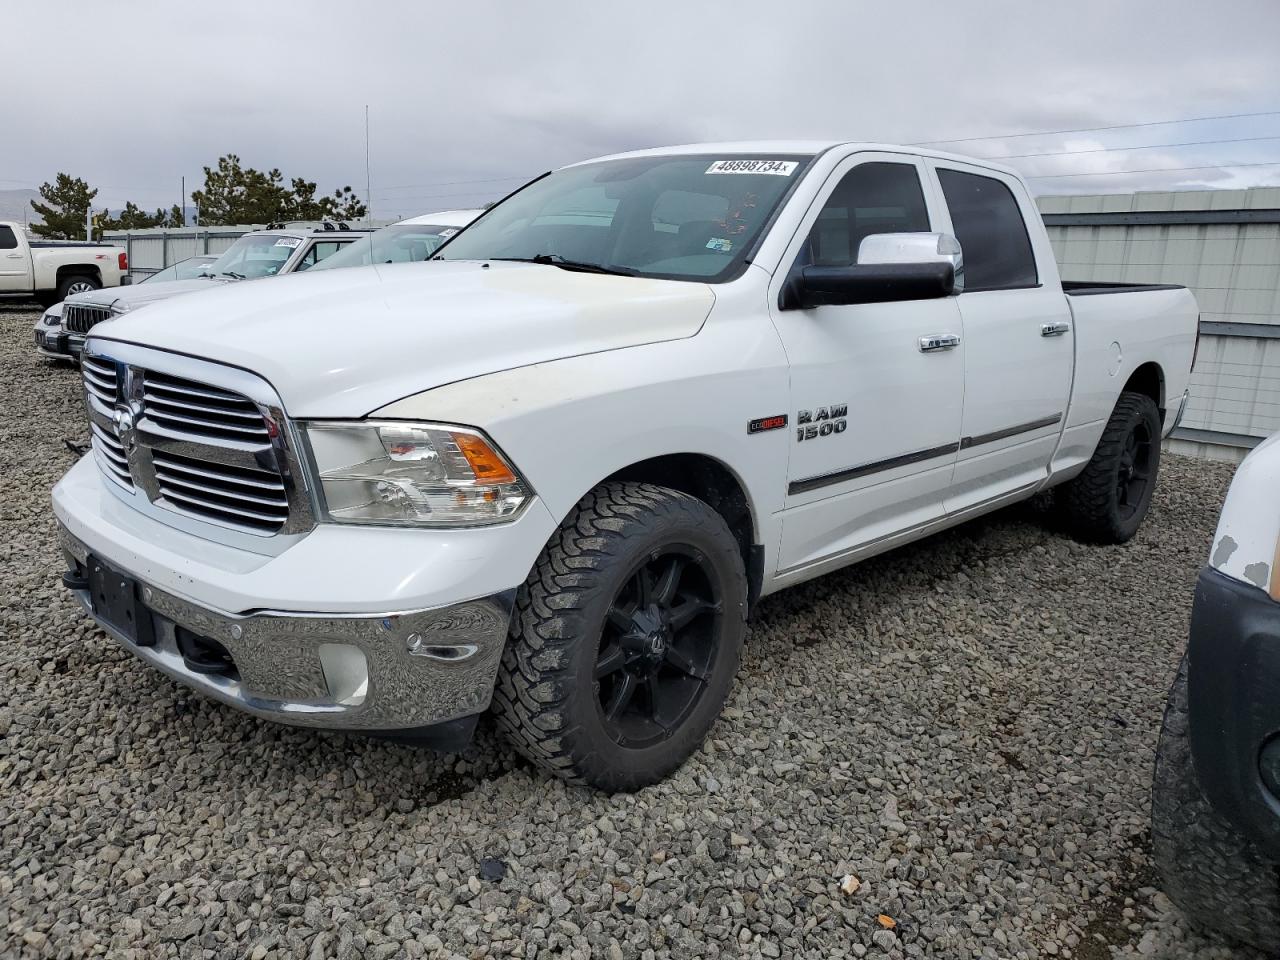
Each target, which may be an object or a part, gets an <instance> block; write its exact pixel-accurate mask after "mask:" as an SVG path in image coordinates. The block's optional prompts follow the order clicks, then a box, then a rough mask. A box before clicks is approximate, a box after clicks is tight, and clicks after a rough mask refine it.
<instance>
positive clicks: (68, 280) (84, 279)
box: [54, 274, 102, 303]
mask: <svg viewBox="0 0 1280 960" xmlns="http://www.w3.org/2000/svg"><path fill="white" fill-rule="evenodd" d="M100 289H102V284H101V283H99V282H98V280H97V278H95V277H90V276H85V275H84V274H75V275H73V276H70V277H63V278H62V280H61V281H60V282H59V283H58V293H57V297H58V299H57V300H55V301H54V302H55V303H60V302H61V301H63V300H65V299H67V297H71V296H74V295H75V294H77V293H88V292H89V291H90V290H100Z"/></svg>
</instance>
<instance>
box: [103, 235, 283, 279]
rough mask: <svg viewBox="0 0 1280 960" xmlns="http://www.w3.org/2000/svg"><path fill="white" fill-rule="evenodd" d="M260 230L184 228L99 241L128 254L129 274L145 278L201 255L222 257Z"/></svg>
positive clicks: (110, 236) (111, 237)
mask: <svg viewBox="0 0 1280 960" xmlns="http://www.w3.org/2000/svg"><path fill="white" fill-rule="evenodd" d="M260 229H262V228H261V227H260V226H252V225H246V226H229V227H187V228H185V229H179V230H165V229H163V228H159V227H153V228H150V229H147V230H133V231H129V230H107V231H106V232H105V233H103V235H102V237H103V240H105V241H106V242H107V243H114V244H116V245H118V246H121V247H124V248H125V251H126V252H127V253H128V254H129V273H130V274H132V275H133V276H134V277H135V278H141V277H145V276H147V275H148V274H151V273H155V272H156V271H157V270H163V269H164V268H165V267H167V266H169V265H170V264H173V263H178V262H179V261H180V260H186V259H187V258H188V257H194V256H196V255H197V254H201V253H215V254H216V253H222V252H223V251H224V250H226V249H227V247H229V246H231V244H233V243H235V242H236V241H237V240H238V239H240V237H242V236H244V235H245V234H246V233H248V232H249V231H250V230H260Z"/></svg>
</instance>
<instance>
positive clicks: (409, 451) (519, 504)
mask: <svg viewBox="0 0 1280 960" xmlns="http://www.w3.org/2000/svg"><path fill="white" fill-rule="evenodd" d="M303 427H304V428H305V430H306V433H307V440H308V442H309V443H310V446H311V456H312V464H313V467H314V469H315V472H316V479H317V481H318V483H317V488H318V489H319V492H320V500H321V502H320V509H321V512H322V514H323V515H325V516H327V518H328V519H329V520H332V521H335V522H337V523H389V524H408V525H414V526H471V525H476V524H488V523H501V522H503V521H504V520H510V519H512V518H514V517H515V516H516V515H517V514H518V513H519V512H520V511H521V510H522V509H523V508H524V505H525V504H526V503H528V502H529V499H530V497H531V496H532V491H531V490H530V489H529V486H528V484H527V483H525V481H524V480H523V479H522V478H521V477H520V475H519V474H518V473H516V471H515V468H514V467H512V466H511V464H510V463H509V462H508V461H507V459H506V457H504V456H503V455H502V453H501V452H500V451H499V450H498V448H497V447H496V446H494V445H493V444H492V443H491V442H490V441H489V440H488V438H486V437H485V436H484V434H482V433H481V432H480V431H478V430H472V429H470V428H468V427H456V426H450V425H448V424H438V423H407V422H395V421H381V422H372V421H366V422H363V423H325V422H311V423H304V424H303Z"/></svg>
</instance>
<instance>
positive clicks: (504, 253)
mask: <svg viewBox="0 0 1280 960" xmlns="http://www.w3.org/2000/svg"><path fill="white" fill-rule="evenodd" d="M809 160H810V158H809V157H804V156H752V157H745V156H744V157H721V156H711V155H707V156H663V157H637V158H631V159H622V160H606V161H603V162H600V163H590V164H585V165H583V166H578V167H568V168H566V169H564V170H558V171H556V172H555V173H552V174H550V175H548V176H546V177H543V178H542V179H541V180H537V181H535V182H534V183H531V184H530V185H529V186H527V187H525V188H524V189H523V190H521V191H520V192H519V193H517V194H516V195H515V196H513V197H511V198H510V199H508V200H505V201H503V202H502V203H500V204H498V205H497V206H496V207H494V208H492V209H491V210H490V211H489V212H488V213H486V214H484V215H483V216H482V217H481V218H480V219H479V220H477V221H476V222H475V223H473V224H472V225H471V226H469V227H467V229H466V232H465V233H463V234H461V235H460V236H459V237H457V238H456V239H454V240H453V241H452V242H450V243H449V245H448V246H446V247H445V248H444V249H443V250H442V251H441V252H440V254H439V257H440V259H442V260H533V259H534V258H538V260H539V262H542V263H549V264H556V263H559V264H560V265H562V266H564V267H566V268H569V269H572V268H573V267H575V266H579V267H581V266H584V265H590V266H592V267H600V268H607V269H609V270H616V271H618V272H621V273H627V274H634V275H636V276H645V277H663V278H667V279H672V280H703V281H712V282H715V281H723V280H728V279H730V278H731V277H733V276H735V275H736V274H737V272H738V271H739V269H740V268H741V265H742V264H743V262H744V261H745V259H746V257H747V255H748V253H749V252H750V251H751V250H752V248H753V246H754V244H755V242H756V240H757V239H758V238H759V237H760V235H761V234H762V233H763V230H764V226H765V224H767V223H768V222H769V219H770V217H771V216H772V215H773V212H774V210H775V209H777V207H778V205H779V203H780V202H781V200H782V199H783V197H784V196H786V194H787V193H788V192H789V190H790V188H791V187H792V186H793V185H794V184H795V183H796V181H797V180H798V179H799V178H800V176H801V174H802V173H803V171H804V168H805V166H806V165H807V164H808V162H809Z"/></svg>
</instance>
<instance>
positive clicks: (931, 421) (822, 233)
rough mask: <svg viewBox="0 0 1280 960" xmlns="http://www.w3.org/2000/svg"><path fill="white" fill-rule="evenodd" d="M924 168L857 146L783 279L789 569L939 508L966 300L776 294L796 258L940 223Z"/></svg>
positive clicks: (835, 258)
mask: <svg viewBox="0 0 1280 960" xmlns="http://www.w3.org/2000/svg"><path fill="white" fill-rule="evenodd" d="M923 174H924V168H923V164H922V163H921V162H918V161H916V160H914V159H912V158H909V157H905V156H902V155H898V154H874V153H860V154H856V155H855V156H853V157H851V158H850V159H849V160H847V161H846V162H845V163H844V164H842V165H841V166H840V167H838V168H836V170H835V171H834V172H833V174H832V176H831V178H830V180H829V181H828V182H827V184H826V186H825V187H824V190H823V192H822V193H821V194H820V195H819V199H818V200H817V201H815V203H814V206H813V208H812V209H811V210H810V211H809V213H808V215H807V217H806V220H805V222H804V223H803V224H802V229H801V230H800V231H799V232H798V233H797V239H796V241H795V242H794V244H793V246H792V248H791V249H789V251H788V254H787V258H786V259H785V260H784V261H783V264H784V266H783V268H782V269H780V270H779V271H778V274H779V276H777V277H775V278H774V284H773V287H772V290H773V298H772V302H773V319H774V323H775V325H776V326H777V329H778V332H779V333H780V334H781V336H782V341H783V345H784V347H785V349H786V352H787V357H788V360H789V362H790V367H791V397H792V409H791V411H790V413H791V417H792V424H791V447H792V449H791V456H790V466H789V470H788V474H789V476H788V487H787V498H786V507H785V512H784V514H783V522H782V543H781V550H780V560H779V573H780V574H781V575H782V576H783V577H785V576H786V574H788V573H794V574H800V573H801V572H803V571H806V570H808V569H810V568H813V567H814V566H815V565H822V564H823V563H824V561H828V562H831V563H833V564H834V563H836V562H841V561H843V560H844V559H845V558H848V559H852V558H853V557H854V556H856V554H857V553H858V552H859V551H860V550H862V549H870V548H871V547H872V546H873V545H875V544H877V543H878V542H880V541H884V540H886V539H889V538H892V537H893V536H894V535H895V534H898V533H901V532H903V531H906V530H909V529H912V528H915V527H918V526H920V525H922V524H925V523H928V522H930V521H932V520H937V519H938V518H940V517H941V516H942V514H943V500H944V498H945V495H946V492H947V488H948V486H949V484H950V481H951V471H952V467H953V465H954V464H955V459H956V451H957V449H958V443H959V438H960V422H961V419H960V418H961V404H962V402H963V399H964V353H965V344H964V342H963V338H962V337H961V336H960V334H961V325H960V314H959V310H958V308H957V305H956V298H955V297H948V298H945V299H934V300H919V301H905V302H898V303H872V304H856V305H848V306H822V307H813V308H810V309H804V310H779V309H777V296H776V291H777V288H778V287H779V285H780V281H782V280H785V277H786V274H787V273H788V271H789V269H790V268H792V267H793V266H794V265H804V264H810V263H813V264H820V265H839V264H850V263H854V262H856V259H857V255H858V245H859V243H860V242H861V241H862V239H863V238H864V237H867V236H869V235H871V234H876V233H902V232H921V231H929V230H934V229H939V228H937V227H934V226H933V224H934V223H936V222H937V221H938V216H937V213H938V211H939V208H940V206H941V201H940V199H939V198H938V196H937V194H936V192H934V191H933V190H932V189H930V188H929V182H928V181H927V179H926V178H925V177H924V175H923ZM938 338H941V341H940V343H939V341H938ZM940 344H941V345H940ZM811 572H812V571H811Z"/></svg>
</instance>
